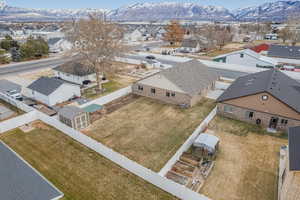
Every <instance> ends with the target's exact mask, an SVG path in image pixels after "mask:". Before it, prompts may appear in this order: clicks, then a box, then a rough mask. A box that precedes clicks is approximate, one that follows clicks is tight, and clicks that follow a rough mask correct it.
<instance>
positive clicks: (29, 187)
mask: <svg viewBox="0 0 300 200" xmlns="http://www.w3.org/2000/svg"><path fill="white" fill-rule="evenodd" d="M62 195H63V194H62V193H61V192H60V191H59V190H58V189H56V188H55V187H54V186H53V185H52V184H50V183H49V182H48V181H47V180H46V179H45V178H43V177H42V176H41V175H40V174H39V173H38V172H37V171H35V170H34V169H33V168H32V167H31V166H30V165H29V164H27V163H26V162H25V161H23V160H22V159H21V158H20V157H19V156H18V155H17V154H16V153H14V152H13V151H11V150H10V149H9V148H8V147H7V146H6V145H5V144H4V143H2V142H1V141H0V199H2V200H33V199H36V200H37V199H42V200H52V199H55V198H58V197H61V196H62Z"/></svg>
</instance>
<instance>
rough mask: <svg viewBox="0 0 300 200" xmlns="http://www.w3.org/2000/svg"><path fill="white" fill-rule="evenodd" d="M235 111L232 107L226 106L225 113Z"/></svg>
mask: <svg viewBox="0 0 300 200" xmlns="http://www.w3.org/2000/svg"><path fill="white" fill-rule="evenodd" d="M233 111H234V109H233V107H232V106H228V105H225V106H224V112H226V113H233Z"/></svg>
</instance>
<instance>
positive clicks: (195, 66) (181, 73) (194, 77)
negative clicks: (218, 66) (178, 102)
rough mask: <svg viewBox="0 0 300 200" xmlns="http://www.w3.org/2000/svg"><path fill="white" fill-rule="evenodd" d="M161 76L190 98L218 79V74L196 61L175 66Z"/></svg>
mask: <svg viewBox="0 0 300 200" xmlns="http://www.w3.org/2000/svg"><path fill="white" fill-rule="evenodd" d="M161 74H162V75H163V76H164V77H165V78H167V79H168V80H169V81H171V82H172V83H174V84H175V85H176V86H177V87H179V88H180V89H182V90H183V91H185V92H186V93H187V94H189V95H190V96H194V95H197V94H199V92H201V90H203V89H204V88H207V87H208V86H209V85H210V84H212V83H213V82H214V81H216V80H217V79H218V78H219V76H218V74H216V73H214V72H212V71H210V70H209V69H208V67H207V66H206V65H204V64H203V63H201V62H200V61H198V60H191V61H188V62H185V63H180V64H177V65H176V66H174V67H172V68H169V69H166V70H164V71H162V72H161Z"/></svg>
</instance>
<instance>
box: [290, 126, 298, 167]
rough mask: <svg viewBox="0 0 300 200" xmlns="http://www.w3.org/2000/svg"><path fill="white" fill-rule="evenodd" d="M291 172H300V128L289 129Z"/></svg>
mask: <svg viewBox="0 0 300 200" xmlns="http://www.w3.org/2000/svg"><path fill="white" fill-rule="evenodd" d="M289 160H290V170H291V171H300V126H298V127H293V128H289Z"/></svg>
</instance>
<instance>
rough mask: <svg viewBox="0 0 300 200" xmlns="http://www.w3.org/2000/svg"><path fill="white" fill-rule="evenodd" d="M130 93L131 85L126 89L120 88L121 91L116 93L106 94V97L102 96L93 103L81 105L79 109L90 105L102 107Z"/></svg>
mask: <svg viewBox="0 0 300 200" xmlns="http://www.w3.org/2000/svg"><path fill="white" fill-rule="evenodd" d="M131 92H132V88H131V85H130V86H128V87H126V88H122V89H120V90H117V91H115V92H113V93H110V94H108V95H106V96H103V97H100V98H98V99H95V100H93V101H89V102H87V103H85V104H82V105H80V106H79V107H80V108H83V107H86V106H89V105H91V104H99V105H104V104H107V103H109V102H111V101H113V100H116V99H118V98H120V97H123V96H126V95H128V94H130V93H131Z"/></svg>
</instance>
